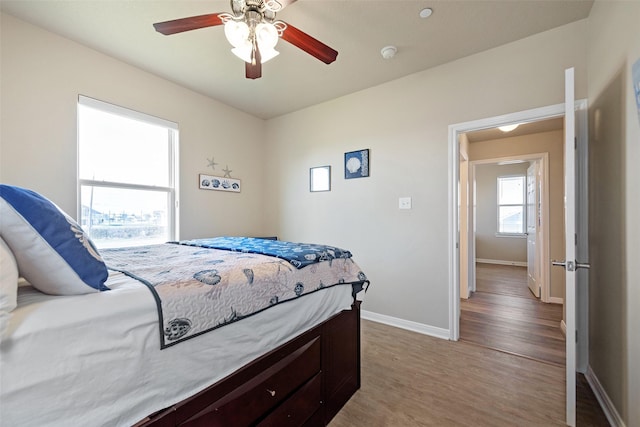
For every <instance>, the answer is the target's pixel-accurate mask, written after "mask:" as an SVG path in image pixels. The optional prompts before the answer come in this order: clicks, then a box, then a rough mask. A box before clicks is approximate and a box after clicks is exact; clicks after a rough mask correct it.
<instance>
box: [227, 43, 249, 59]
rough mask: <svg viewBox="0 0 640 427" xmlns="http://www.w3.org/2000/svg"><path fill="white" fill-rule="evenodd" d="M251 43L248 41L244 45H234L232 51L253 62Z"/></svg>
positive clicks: (239, 56)
mask: <svg viewBox="0 0 640 427" xmlns="http://www.w3.org/2000/svg"><path fill="white" fill-rule="evenodd" d="M251 50H252V49H251V43H247V44H245V45H242V46H238V47H234V48H233V49H231V52H233V54H234V55H235V56H237V57H238V58H240V59H242V60H243V61H244V62H248V63H251V62H252V61H251Z"/></svg>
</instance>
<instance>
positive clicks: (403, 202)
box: [398, 197, 411, 209]
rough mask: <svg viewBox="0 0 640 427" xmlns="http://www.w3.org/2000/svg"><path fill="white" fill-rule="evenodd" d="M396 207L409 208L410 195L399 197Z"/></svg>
mask: <svg viewBox="0 0 640 427" xmlns="http://www.w3.org/2000/svg"><path fill="white" fill-rule="evenodd" d="M398 208H400V209H411V197H400V198H399V199H398Z"/></svg>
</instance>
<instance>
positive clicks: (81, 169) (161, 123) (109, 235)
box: [78, 96, 178, 248]
mask: <svg viewBox="0 0 640 427" xmlns="http://www.w3.org/2000/svg"><path fill="white" fill-rule="evenodd" d="M177 146H178V127H177V125H176V124H175V123H172V122H169V121H166V120H163V119H159V118H157V117H153V116H148V115H146V114H142V113H139V112H136V111H132V110H128V109H126V108H122V107H118V106H115V105H111V104H107V103H105V102H102V101H98V100H95V99H92V98H87V97H84V96H80V97H79V100H78V185H79V188H80V191H79V194H80V197H79V201H78V205H79V207H78V213H79V218H80V221H79V222H80V224H81V225H82V227H83V229H84V230H85V231H86V232H87V233H88V234H89V236H90V237H91V239H92V240H93V242H94V243H95V244H96V246H98V247H99V248H105V247H117V246H136V245H146V244H153V243H163V242H166V241H168V240H175V239H177V238H178V236H177V226H176V224H177V219H178V210H177V204H178V198H177V191H176V189H177V165H178V161H177V153H178V148H177Z"/></svg>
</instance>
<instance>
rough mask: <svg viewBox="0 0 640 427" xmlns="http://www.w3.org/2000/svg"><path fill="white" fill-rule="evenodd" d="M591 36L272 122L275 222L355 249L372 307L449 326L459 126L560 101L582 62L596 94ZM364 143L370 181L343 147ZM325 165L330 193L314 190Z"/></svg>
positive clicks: (450, 67) (287, 231)
mask: <svg viewBox="0 0 640 427" xmlns="http://www.w3.org/2000/svg"><path fill="white" fill-rule="evenodd" d="M585 40H586V22H585V21H580V22H577V23H574V24H570V25H567V26H563V27H560V28H557V29H555V30H551V31H548V32H545V33H541V34H539V35H536V36H533V37H529V38H527V39H524V40H521V41H519V42H516V43H512V44H509V45H505V46H502V47H500V48H497V49H492V50H489V51H486V52H483V53H481V54H478V55H473V56H470V57H467V58H464V59H461V60H458V61H455V62H451V63H449V64H446V65H443V66H440V67H436V68H433V69H430V70H426V71H423V72H420V73H416V74H413V75H410V76H407V77H405V78H401V79H398V80H395V81H392V82H389V83H386V84H383V85H380V86H377V87H374V88H370V89H367V90H364V91H361V92H358V93H354V94H352V95H349V96H345V97H342V98H338V99H335V100H332V101H329V102H326V103H323V104H320V105H317V106H314V107H310V108H307V109H304V110H301V111H298V112H295V113H292V114H288V115H285V116H282V117H279V118H276V119H273V120H270V121H268V122H267V141H266V142H267V146H268V150H267V163H268V164H269V173H268V175H267V184H268V185H267V186H266V191H267V194H268V200H269V201H270V202H269V204H268V212H267V214H268V221H269V222H268V224H269V226H268V227H269V228H271V229H274V230H278V233H279V234H280V235H281V236H282V237H283V238H285V239H295V240H305V241H320V242H332V243H334V244H336V245H338V246H345V247H348V248H349V249H351V250H352V251H353V252H354V254H355V256H356V259H357V260H358V262H359V264H361V267H362V268H363V270H364V271H365V272H366V273H367V275H368V276H369V277H370V279H371V282H372V286H371V287H370V289H369V292H368V295H367V298H366V301H365V302H364V309H365V310H367V311H372V312H375V313H379V314H383V315H387V316H392V317H397V318H400V319H405V320H409V321H414V322H418V323H420V324H424V325H429V326H432V327H436V328H445V329H448V328H449V320H448V319H449V316H448V310H449V293H448V290H449V256H448V254H449V236H448V231H447V230H448V221H449V191H448V178H449V158H448V133H447V132H448V126H449V125H451V124H455V123H461V122H466V121H471V120H476V119H481V118H486V117H493V116H498V115H501V114H506V113H511V112H516V111H522V110H526V109H530V108H535V107H542V106H547V105H554V104H558V103H561V102H563V100H564V69H565V68H568V67H572V66H574V67H576V88H577V92H576V94H577V97H578V98H584V97H586V73H585V68H586V64H585V61H586V43H585ZM363 148H369V149H371V176H370V177H369V178H360V179H352V180H345V179H344V178H343V173H344V172H343V156H344V153H345V152H347V151H351V150H356V149H363ZM326 164H330V165H332V166H333V182H332V189H331V191H330V192H325V193H309V191H308V185H309V184H308V174H309V168H310V167H312V166H319V165H326ZM404 196H410V197H412V198H413V209H411V210H399V209H398V198H399V197H404Z"/></svg>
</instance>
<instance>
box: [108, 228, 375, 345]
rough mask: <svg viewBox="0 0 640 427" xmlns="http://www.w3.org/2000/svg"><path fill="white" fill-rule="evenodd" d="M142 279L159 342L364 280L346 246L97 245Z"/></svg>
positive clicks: (230, 242)
mask: <svg viewBox="0 0 640 427" xmlns="http://www.w3.org/2000/svg"><path fill="white" fill-rule="evenodd" d="M100 254H101V255H102V258H103V259H104V261H105V263H106V264H107V267H108V268H109V269H112V270H116V271H121V272H123V273H125V274H126V275H128V276H130V277H132V278H134V279H137V280H139V281H140V282H142V283H144V284H145V285H147V287H148V288H149V290H150V291H151V292H152V294H153V296H154V298H155V300H156V304H157V307H158V316H159V325H160V336H161V339H160V343H161V348H166V347H169V346H172V345H175V344H177V343H179V342H181V341H184V340H186V339H189V338H194V337H197V336H198V335H201V334H203V333H206V332H208V331H211V330H213V329H216V328H219V327H222V326H224V325H227V324H229V323H232V322H236V321H238V320H241V319H243V318H245V317H248V316H251V315H252V314H255V313H258V312H260V311H263V310H266V309H268V308H269V307H273V306H274V305H277V304H283V303H287V302H290V301H294V300H296V299H297V298H301V297H303V296H304V295H307V294H309V293H312V292H318V291H321V290H322V289H325V288H328V287H332V286H345V285H350V286H353V287H354V292H357V291H359V290H360V289H362V287H363V286H368V283H369V282H368V280H367V278H366V276H365V274H364V273H363V272H362V270H361V269H360V267H358V265H357V264H356V263H355V262H354V261H353V260H352V258H351V253H350V252H349V251H345V250H343V249H339V248H335V247H331V246H324V245H311V244H299V243H292V242H283V241H274V240H263V239H253V238H230V237H223V238H215V239H198V240H188V241H182V242H172V243H165V244H161V245H150V246H139V247H131V248H114V249H103V250H101V251H100Z"/></svg>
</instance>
